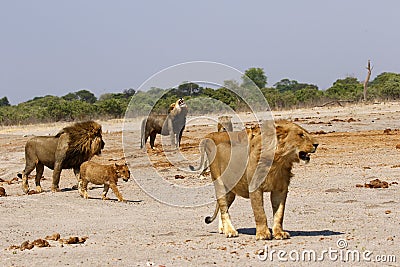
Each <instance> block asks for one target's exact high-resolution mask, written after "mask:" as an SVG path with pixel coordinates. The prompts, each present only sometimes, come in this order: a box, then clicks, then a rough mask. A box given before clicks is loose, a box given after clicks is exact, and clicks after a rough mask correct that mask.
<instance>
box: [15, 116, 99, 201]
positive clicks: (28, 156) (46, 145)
mask: <svg viewBox="0 0 400 267" xmlns="http://www.w3.org/2000/svg"><path fill="white" fill-rule="evenodd" d="M103 148H104V141H103V139H102V130H101V125H100V124H98V123H97V122H94V121H86V122H79V123H75V124H73V125H72V126H68V127H65V128H63V129H62V130H61V131H60V132H59V133H58V134H57V135H56V136H37V137H33V138H31V139H30V140H28V141H27V143H26V145H25V161H26V164H25V169H24V170H23V172H22V174H19V175H18V176H19V177H21V178H22V189H23V191H24V192H25V193H27V192H28V191H29V184H28V175H29V174H30V173H31V172H32V171H33V170H34V169H35V168H36V178H35V183H36V190H37V191H38V192H41V191H42V188H41V185H40V179H41V177H42V174H43V171H44V166H46V167H48V168H50V169H52V170H53V182H52V187H51V190H52V191H53V192H55V191H59V190H60V189H59V181H60V174H61V170H62V169H73V170H74V173H75V175H76V176H78V174H79V168H80V165H81V164H82V162H84V161H87V160H90V159H91V158H92V157H93V156H95V155H99V154H101V150H102V149H103Z"/></svg>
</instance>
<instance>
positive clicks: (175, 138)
mask: <svg viewBox="0 0 400 267" xmlns="http://www.w3.org/2000/svg"><path fill="white" fill-rule="evenodd" d="M187 113H188V108H187V105H186V103H185V102H184V101H183V99H182V98H180V99H178V100H177V101H176V103H174V104H172V105H171V106H170V112H169V114H168V115H155V114H151V115H149V116H148V117H147V118H146V119H144V120H143V121H142V127H141V142H140V148H142V149H143V148H144V147H145V145H146V142H147V138H148V137H149V136H150V146H151V149H154V140H155V139H156V135H157V134H161V135H169V136H170V138H171V146H175V147H176V148H178V147H179V145H180V143H181V139H182V133H183V130H184V129H185V125H186V115H187Z"/></svg>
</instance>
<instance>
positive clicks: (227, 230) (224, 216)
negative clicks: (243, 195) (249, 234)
mask: <svg viewBox="0 0 400 267" xmlns="http://www.w3.org/2000/svg"><path fill="white" fill-rule="evenodd" d="M232 194H233V195H234V193H232V192H228V193H227V194H226V195H225V196H222V197H220V198H219V199H218V200H217V201H218V205H219V209H220V212H221V217H220V218H221V222H222V228H223V233H224V234H225V236H226V237H236V236H238V235H239V234H238V232H237V231H236V229H235V227H233V225H232V222H231V218H230V215H229V212H228V209H229V206H230V204H232V202H233V199H235V197H234V196H233V197H232ZM231 199H232V200H231ZM230 200H231V203H229V202H230Z"/></svg>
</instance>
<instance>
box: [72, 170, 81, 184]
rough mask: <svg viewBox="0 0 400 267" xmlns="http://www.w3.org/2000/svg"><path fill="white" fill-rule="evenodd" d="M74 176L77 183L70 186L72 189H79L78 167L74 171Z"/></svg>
mask: <svg viewBox="0 0 400 267" xmlns="http://www.w3.org/2000/svg"><path fill="white" fill-rule="evenodd" d="M74 174H75V177H76V181H77V182H76V184H75V185H73V186H72V189H79V180H80V167H78V168H75V169H74Z"/></svg>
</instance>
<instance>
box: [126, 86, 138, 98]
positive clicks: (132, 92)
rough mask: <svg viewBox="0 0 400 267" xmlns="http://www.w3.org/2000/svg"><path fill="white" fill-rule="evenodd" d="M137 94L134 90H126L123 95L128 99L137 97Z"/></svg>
mask: <svg viewBox="0 0 400 267" xmlns="http://www.w3.org/2000/svg"><path fill="white" fill-rule="evenodd" d="M135 93H136V91H135V89H133V88H129V89H125V90H124V91H123V94H124V95H125V97H126V98H131V97H132V96H134V95H135Z"/></svg>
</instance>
